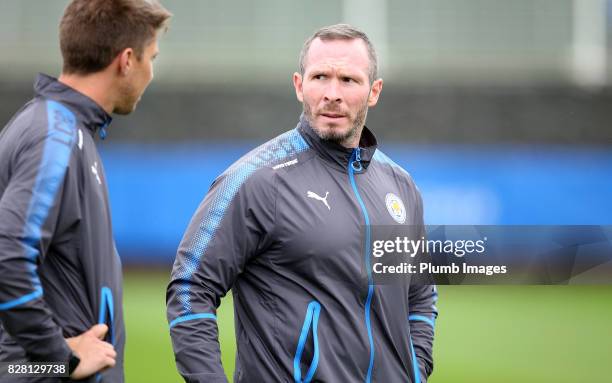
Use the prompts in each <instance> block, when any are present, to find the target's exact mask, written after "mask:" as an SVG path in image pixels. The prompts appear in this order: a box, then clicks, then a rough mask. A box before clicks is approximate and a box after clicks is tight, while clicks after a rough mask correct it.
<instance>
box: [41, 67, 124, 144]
mask: <svg viewBox="0 0 612 383" xmlns="http://www.w3.org/2000/svg"><path fill="white" fill-rule="evenodd" d="M34 92H35V94H36V95H37V96H40V97H43V98H46V99H50V100H54V101H57V102H61V103H62V104H63V105H65V106H67V107H68V108H70V110H71V111H72V112H73V113H74V114H75V115H76V116H77V119H78V120H79V121H80V122H81V123H82V124H83V125H84V126H85V127H86V128H88V129H89V130H90V131H91V133H92V134H94V133H96V131H97V130H98V129H100V137H102V138H104V136H105V135H106V131H105V129H106V127H107V126H108V125H109V124H110V123H111V121H112V120H113V119H112V117H111V116H110V115H109V114H108V113H106V111H105V110H104V109H102V107H101V106H100V105H98V104H97V103H96V102H95V101H94V100H92V99H91V98H89V97H87V96H86V95H84V94H83V93H80V92H78V91H76V90H75V89H73V88H71V87H69V86H68V85H65V84H63V83H61V82H59V81H57V79H56V78H54V77H51V76H47V75H45V74H42V73H40V74H39V75H38V76H37V77H36V81H35V83H34Z"/></svg>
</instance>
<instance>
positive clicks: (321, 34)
mask: <svg viewBox="0 0 612 383" xmlns="http://www.w3.org/2000/svg"><path fill="white" fill-rule="evenodd" d="M317 38H319V39H321V40H323V41H332V40H354V39H361V40H363V42H364V43H365V44H366V47H367V49H368V56H369V58H370V65H369V73H368V77H369V79H370V82H373V81H374V80H376V76H378V59H377V57H376V51H375V50H374V45H373V44H372V42H371V41H370V39H369V38H368V35H366V34H365V32H363V31H362V30H360V29H358V28H355V27H353V26H352V25H349V24H335V25H330V26H327V27H323V28H320V29H318V30H317V31H315V33H313V34H312V36H310V37H309V38H308V39H307V40H306V41H305V42H304V46H303V47H302V51H301V52H300V62H299V69H300V74H301V75H302V76H303V75H304V72H305V69H306V63H305V61H306V56H307V55H308V50H309V49H310V45H311V44H312V42H313V41H314V40H315V39H317Z"/></svg>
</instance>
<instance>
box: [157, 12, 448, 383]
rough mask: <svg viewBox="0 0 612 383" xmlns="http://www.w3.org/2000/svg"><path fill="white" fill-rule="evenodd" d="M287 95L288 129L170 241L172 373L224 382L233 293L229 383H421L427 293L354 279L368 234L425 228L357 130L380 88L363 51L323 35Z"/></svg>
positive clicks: (343, 38)
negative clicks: (225, 309) (221, 309)
mask: <svg viewBox="0 0 612 383" xmlns="http://www.w3.org/2000/svg"><path fill="white" fill-rule="evenodd" d="M293 84H294V86H295V91H296V95H297V98H298V100H299V101H300V102H302V104H303V109H304V112H303V114H302V116H301V118H300V121H299V123H298V126H297V127H296V128H295V129H294V130H291V131H289V132H287V133H285V134H282V135H280V136H278V137H277V138H274V139H272V140H271V141H269V142H267V143H266V144H264V145H262V146H260V147H259V148H256V149H254V150H253V151H252V152H250V153H248V154H247V155H246V156H244V157H243V158H241V159H240V160H238V161H237V162H236V163H235V164H234V165H232V166H231V167H230V168H228V169H227V170H226V171H225V172H224V173H223V174H222V175H221V176H220V177H219V178H217V179H216V180H215V182H214V183H213V185H212V187H211V189H210V191H209V192H208V194H207V195H206V197H205V198H204V201H203V202H202V204H201V205H200V207H199V208H198V210H197V212H196V214H195V215H194V217H193V219H192V220H191V223H190V225H189V228H188V229H187V232H186V233H185V236H184V238H183V240H182V242H181V245H180V248H179V250H178V254H177V257H176V261H175V263H174V269H173V271H172V279H171V281H170V284H169V286H168V292H167V305H168V321H169V323H170V334H171V337H172V341H173V346H174V352H175V355H176V361H177V366H178V370H179V372H180V373H181V374H182V375H183V377H184V378H185V380H186V381H187V382H211V383H212V382H225V381H226V378H225V375H224V372H223V367H222V366H221V358H220V352H219V343H218V331H217V323H216V309H217V307H218V306H219V303H220V299H221V297H223V296H224V295H225V294H226V292H227V291H228V290H229V289H230V288H231V289H232V291H233V295H234V308H235V317H236V338H237V344H238V353H237V356H236V371H235V374H234V380H235V381H236V382H288V381H292V382H300V383H301V382H314V381H317V382H379V383H389V382H424V381H425V380H426V379H427V377H428V376H429V375H430V374H431V372H432V369H433V361H432V344H433V324H434V320H435V318H436V316H437V311H436V308H435V300H436V291H435V287H434V286H420V287H415V286H408V285H405V286H380V285H375V284H374V283H373V280H372V277H371V272H369V271H368V273H367V274H368V276H367V277H365V276H364V275H363V273H362V270H364V265H365V269H366V270H368V269H369V257H370V254H369V253H370V249H369V247H370V245H369V243H368V241H369V236H370V226H371V225H394V224H395V225H397V224H400V225H417V226H419V225H420V226H422V225H423V209H422V202H421V197H420V195H419V193H418V191H417V189H416V187H415V185H414V183H413V181H412V179H411V178H410V176H409V175H408V173H406V172H405V171H404V170H402V169H401V168H400V167H399V166H397V165H396V164H395V163H393V162H392V161H391V160H390V159H389V158H388V157H386V156H385V155H384V154H383V153H382V152H380V151H379V150H377V148H376V147H377V143H376V139H375V137H374V135H373V133H372V132H371V131H370V130H369V129H368V128H366V127H365V126H364V123H365V121H366V115H367V111H368V108H369V107H373V106H375V105H376V103H377V101H378V98H379V96H380V93H381V90H382V86H383V82H382V79H379V78H378V77H377V60H376V54H375V52H374V48H373V46H372V44H371V43H370V40H369V39H368V37H367V36H366V35H365V34H364V33H363V32H361V31H359V30H358V29H355V28H353V27H351V26H348V25H344V24H340V25H334V26H330V27H326V28H322V29H320V30H319V31H317V32H316V33H315V34H314V35H313V36H312V37H311V38H309V39H308V40H307V41H306V43H305V45H304V47H303V49H302V53H301V55H300V72H299V73H295V74H294V75H293ZM362 227H365V230H366V232H365V236H364V235H363V234H364V233H363V231H362Z"/></svg>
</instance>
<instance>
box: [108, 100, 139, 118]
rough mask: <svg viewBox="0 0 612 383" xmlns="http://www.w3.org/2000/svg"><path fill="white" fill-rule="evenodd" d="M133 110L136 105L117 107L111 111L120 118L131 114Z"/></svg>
mask: <svg viewBox="0 0 612 383" xmlns="http://www.w3.org/2000/svg"><path fill="white" fill-rule="evenodd" d="M134 110H136V103H134V104H132V105H122V106H118V107H116V108H115V110H113V113H114V114H118V115H120V116H125V115H128V114H130V113H132V112H133V111H134Z"/></svg>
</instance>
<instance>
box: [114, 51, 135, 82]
mask: <svg viewBox="0 0 612 383" xmlns="http://www.w3.org/2000/svg"><path fill="white" fill-rule="evenodd" d="M135 58H136V57H135V54H134V50H133V49H132V48H125V49H124V50H122V51H121V53H119V55H117V59H118V61H119V68H118V69H119V74H120V75H121V76H127V75H128V74H130V71H131V70H132V67H133V66H134V60H135Z"/></svg>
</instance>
